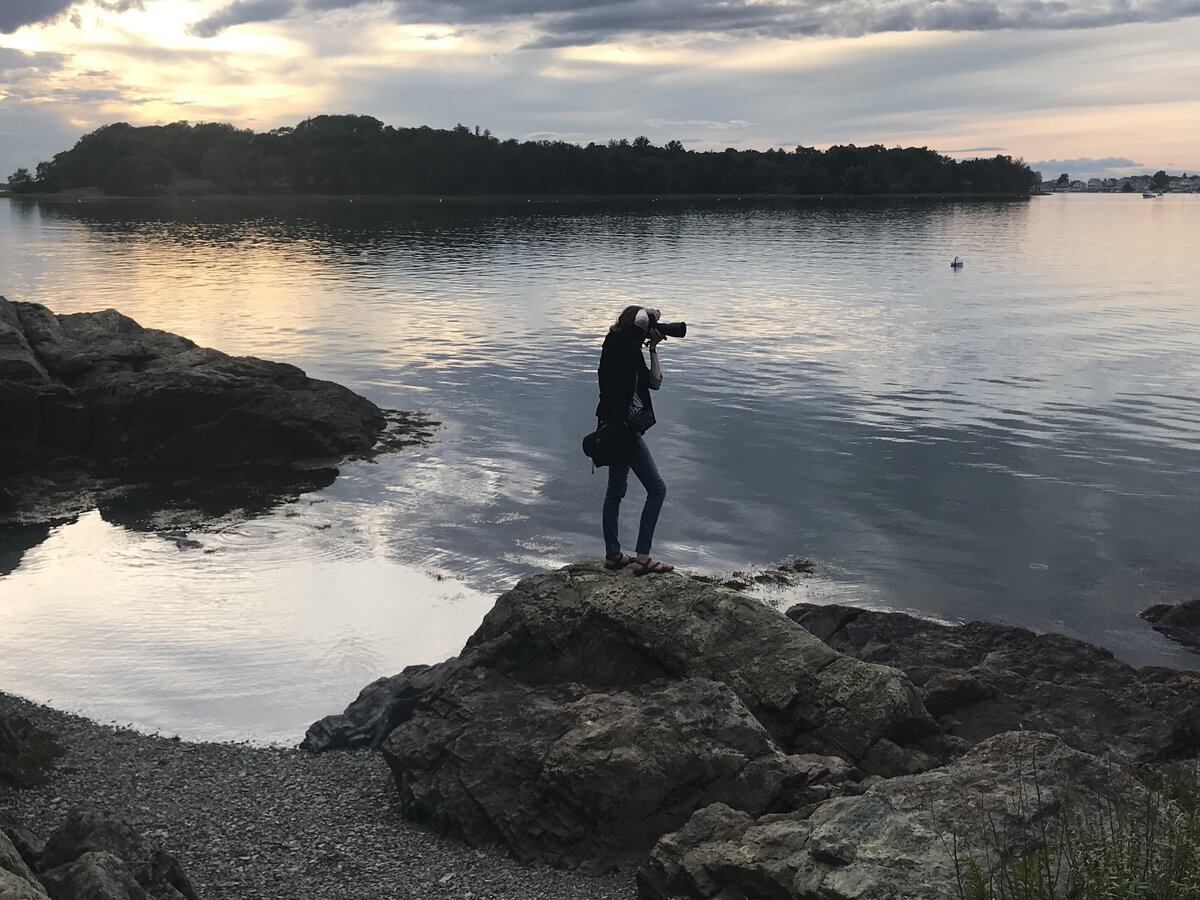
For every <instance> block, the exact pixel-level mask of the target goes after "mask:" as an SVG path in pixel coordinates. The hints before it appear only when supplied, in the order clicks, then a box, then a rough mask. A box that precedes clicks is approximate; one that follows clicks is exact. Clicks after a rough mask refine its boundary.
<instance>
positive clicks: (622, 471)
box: [601, 463, 629, 556]
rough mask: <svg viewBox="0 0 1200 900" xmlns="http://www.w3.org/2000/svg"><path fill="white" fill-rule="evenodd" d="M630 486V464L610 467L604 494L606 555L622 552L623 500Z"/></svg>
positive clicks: (602, 520)
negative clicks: (620, 537) (620, 536)
mask: <svg viewBox="0 0 1200 900" xmlns="http://www.w3.org/2000/svg"><path fill="white" fill-rule="evenodd" d="M628 486H629V464H628V463H619V464H615V465H611V466H609V467H608V490H607V492H605V494H604V515H603V517H602V519H601V522H602V523H603V526H604V555H605V556H616V555H617V554H618V553H620V552H621V541H620V540H619V539H618V538H617V531H618V525H619V523H620V518H621V500H622V499H624V497H625V490H626V488H627V487H628Z"/></svg>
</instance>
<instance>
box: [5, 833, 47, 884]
mask: <svg viewBox="0 0 1200 900" xmlns="http://www.w3.org/2000/svg"><path fill="white" fill-rule="evenodd" d="M45 896H46V889H45V888H44V887H42V885H41V882H39V881H38V880H37V876H36V875H34V874H33V870H32V869H31V868H29V865H28V864H27V863H26V862H25V860H24V859H23V858H22V857H21V854H20V853H19V852H18V850H17V848H16V846H15V845H14V844H13V842H12V841H11V840H10V839H9V837H8V834H7V832H6V831H5V830H4V829H3V828H0V898H3V900H9V898H10V897H11V898H13V900H25V898H27V897H37V898H44V897H45Z"/></svg>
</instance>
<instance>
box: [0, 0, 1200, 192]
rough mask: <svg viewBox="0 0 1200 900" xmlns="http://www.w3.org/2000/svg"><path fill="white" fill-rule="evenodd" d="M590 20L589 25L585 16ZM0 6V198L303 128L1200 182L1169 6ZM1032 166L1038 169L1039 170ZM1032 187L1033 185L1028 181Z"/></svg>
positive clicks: (1172, 5) (979, 2)
mask: <svg viewBox="0 0 1200 900" xmlns="http://www.w3.org/2000/svg"><path fill="white" fill-rule="evenodd" d="M589 3H590V5H589ZM1028 8H1029V7H1028V4H1024V3H1022V2H1020V0H944V2H941V3H938V4H928V3H925V2H921V0H888V2H884V0H862V2H860V3H857V4H853V5H847V6H840V7H835V6H833V5H829V4H825V3H823V2H820V0H781V2H779V3H772V4H762V3H756V2H754V0H740V2H739V0H731V2H715V0H628V2H625V3H622V4H620V5H618V6H613V5H612V4H611V3H606V2H604V0H584V2H583V3H580V2H576V0H539V2H537V3H529V2H528V0H493V2H491V3H489V4H464V3H462V2H460V0H439V2H437V3H434V2H431V0H370V2H367V0H80V2H72V0H22V2H20V3H11V2H10V3H0V179H2V178H4V177H5V176H7V175H8V174H9V173H11V172H12V171H15V169H16V168H18V167H26V168H29V169H31V170H32V169H33V168H34V166H36V164H37V163H38V162H39V161H41V160H45V159H49V158H50V157H51V156H53V154H54V153H56V152H58V151H60V150H65V149H67V148H69V147H70V146H72V145H73V144H74V143H75V141H77V140H78V139H79V137H80V136H82V135H83V134H84V133H86V132H88V131H91V130H93V129H95V128H97V127H99V126H101V125H105V124H109V123H112V122H117V121H126V122H130V123H131V124H135V125H146V124H155V123H159V124H165V123H168V122H174V121H180V120H186V121H190V122H202V121H221V122H230V123H232V124H234V125H236V126H238V127H242V128H251V129H254V130H257V131H264V130H268V129H270V128H274V127H278V126H282V125H295V124H296V123H297V122H299V121H301V120H303V119H304V118H306V117H308V116H312V115H319V114H322V113H357V114H363V115H371V116H375V117H376V118H378V119H380V120H382V121H383V122H385V123H387V124H390V125H396V126H415V125H429V126H431V127H435V128H448V127H451V126H453V125H454V124H456V123H459V122H462V123H464V124H467V125H471V126H474V125H479V126H480V127H484V128H488V129H490V130H491V131H492V132H493V133H494V134H495V135H497V136H498V137H501V138H509V137H514V138H517V139H522V140H523V139H527V138H538V139H546V138H549V139H555V138H561V139H564V140H569V141H575V142H580V143H586V142H588V141H598V142H603V141H606V140H608V139H610V138H621V137H625V138H633V137H636V136H637V135H643V134H644V135H646V136H647V137H649V138H650V140H651V141H652V142H653V143H655V144H660V145H661V144H664V143H666V142H667V141H669V140H680V141H682V142H683V143H684V144H685V145H686V146H688V147H691V148H695V149H710V148H711V149H721V148H724V147H739V148H758V149H766V148H768V147H786V148H790V147H793V146H795V145H797V144H804V145H808V146H817V147H827V146H829V145H831V144H837V143H857V144H871V143H880V144H884V145H886V146H895V145H902V146H908V145H916V146H928V147H930V148H932V149H935V150H938V151H939V152H942V153H947V154H950V155H953V156H959V157H962V156H980V155H983V156H990V155H994V154H996V153H1005V154H1009V155H1011V156H1014V157H1018V158H1022V159H1024V160H1026V161H1027V162H1030V163H1031V164H1033V165H1034V167H1035V168H1039V167H1041V168H1043V169H1045V170H1046V171H1044V173H1043V174H1046V175H1047V176H1048V177H1053V176H1054V175H1056V174H1057V173H1058V172H1060V171H1069V172H1071V174H1072V175H1073V176H1075V177H1088V176H1089V175H1095V174H1135V173H1140V172H1153V171H1156V170H1157V169H1160V168H1161V169H1166V170H1168V171H1171V172H1179V171H1195V170H1200V96H1198V94H1197V91H1196V90H1195V85H1197V84H1200V54H1198V53H1196V51H1195V47H1196V46H1200V15H1197V10H1196V7H1195V6H1194V4H1191V3H1189V2H1188V0H1146V2H1144V3H1140V4H1137V5H1136V9H1134V8H1132V6H1131V5H1130V4H1128V3H1126V2H1123V0H1099V2H1088V3H1086V4H1085V3H1083V2H1081V0H1067V2H1066V3H1065V4H1057V5H1055V6H1054V8H1053V10H1049V9H1048V7H1047V11H1046V12H1044V14H1043V15H1042V16H1032V15H1030V14H1029V13H1028ZM1043 163H1044V164H1045V165H1042V164H1043ZM1050 169H1053V171H1049V170H1050Z"/></svg>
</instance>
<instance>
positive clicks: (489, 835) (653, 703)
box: [383, 668, 851, 871]
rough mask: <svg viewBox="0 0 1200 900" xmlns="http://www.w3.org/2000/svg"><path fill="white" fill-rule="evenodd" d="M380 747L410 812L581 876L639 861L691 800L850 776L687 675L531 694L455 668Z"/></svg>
mask: <svg viewBox="0 0 1200 900" xmlns="http://www.w3.org/2000/svg"><path fill="white" fill-rule="evenodd" d="M383 752H384V758H385V759H386V760H387V762H388V764H389V765H390V766H391V767H392V770H393V771H394V773H395V776H396V781H397V784H398V785H399V787H400V792H401V800H402V804H403V807H404V809H405V811H406V812H407V814H408V815H409V816H410V817H411V818H414V819H416V820H419V821H426V822H429V823H431V824H433V825H434V826H436V827H437V828H438V829H439V830H441V831H442V832H444V833H448V834H452V835H455V836H457V837H461V838H464V839H465V840H467V841H468V842H469V843H471V844H474V845H477V846H478V845H485V844H493V843H498V844H502V845H503V846H505V847H507V848H508V849H509V850H510V851H511V852H512V853H513V855H514V856H515V857H516V858H518V859H520V860H522V861H524V862H546V863H552V864H564V863H565V864H568V865H576V866H581V867H583V868H586V869H589V870H593V871H605V870H608V869H611V868H616V867H630V866H635V865H637V864H638V863H640V862H641V861H642V860H643V859H644V858H645V856H646V854H647V853H648V852H649V851H650V848H651V847H653V846H654V843H655V841H656V840H657V839H658V838H659V836H660V835H662V834H663V833H664V832H667V831H671V830H673V829H675V828H677V827H679V825H681V824H682V823H683V822H685V821H686V820H687V818H688V816H690V815H691V813H692V812H693V811H694V810H696V809H697V808H699V807H701V806H705V805H707V804H709V803H712V802H715V801H720V802H725V803H729V804H732V805H734V806H737V807H738V808H739V809H743V810H747V811H749V812H751V813H753V814H755V815H758V814H761V813H763V812H766V811H768V810H777V809H795V808H797V807H799V806H803V805H805V804H809V803H813V802H815V801H817V800H821V799H824V798H825V797H828V796H829V795H830V793H831V792H835V791H839V790H840V789H841V788H842V786H843V784H844V782H846V781H847V780H848V778H849V776H850V774H851V773H850V770H849V767H848V766H847V765H846V764H845V763H844V762H842V761H841V760H838V759H835V758H832V757H819V756H815V755H804V756H799V755H787V754H784V753H783V752H782V751H781V750H780V749H779V747H778V745H777V744H776V743H775V742H774V741H773V740H772V739H771V737H770V736H769V735H768V734H767V733H766V732H765V731H764V730H763V728H762V726H761V725H759V723H758V722H757V721H755V719H754V717H753V716H751V715H750V713H749V712H748V711H747V710H746V708H745V707H744V706H743V705H742V703H741V702H740V701H739V700H738V698H737V697H736V696H735V695H734V694H733V692H732V691H730V690H729V688H727V687H725V686H724V685H721V684H718V683H716V682H713V681H708V680H703V679H696V678H691V679H684V680H682V681H674V682H664V683H662V684H657V685H647V686H642V687H639V688H636V689H633V690H629V691H609V692H595V691H591V690H589V689H587V688H584V687H582V686H580V685H576V684H572V685H564V686H561V687H559V688H557V689H555V690H552V691H539V690H535V689H533V688H531V687H528V686H526V685H523V684H520V683H519V682H516V681H514V680H512V679H510V678H508V677H507V676H504V675H501V674H499V673H497V672H496V671H495V670H491V669H483V668H480V669H459V670H458V673H457V677H455V678H454V679H452V680H451V681H450V683H448V684H446V685H444V686H443V689H442V690H441V691H440V692H439V694H438V695H437V697H436V710H434V709H430V708H423V709H421V710H420V711H418V712H417V713H416V714H415V715H414V716H413V717H412V718H410V719H408V720H407V721H406V722H404V723H402V724H401V725H400V726H398V727H397V728H396V729H395V730H393V731H392V732H391V734H390V736H389V737H388V739H387V740H386V741H385V742H384V745H383Z"/></svg>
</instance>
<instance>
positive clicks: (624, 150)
mask: <svg viewBox="0 0 1200 900" xmlns="http://www.w3.org/2000/svg"><path fill="white" fill-rule="evenodd" d="M1038 180H1039V179H1038V176H1037V174H1036V173H1034V172H1031V171H1030V169H1029V167H1028V166H1026V165H1025V164H1023V163H1022V162H1021V161H1019V160H1014V159H1012V158H1011V157H1008V156H995V157H992V158H990V159H973V160H962V161H956V160H953V159H950V158H949V157H946V156H942V155H941V154H938V153H936V152H934V151H932V150H929V149H926V148H924V147H907V148H900V147H896V148H893V149H886V148H884V147H882V146H879V145H878V144H876V145H872V146H869V147H856V146H854V145H853V144H850V145H846V146H835V147H830V148H829V149H828V150H824V151H821V150H815V149H813V148H811V147H796V148H795V149H793V150H788V151H785V150H782V149H780V150H766V151H759V150H736V149H732V148H731V149H728V150H724V151H694V150H686V149H685V148H684V147H683V145H682V144H681V143H680V142H679V141H669V142H668V143H667V144H666V146H664V147H656V146H654V145H652V144H651V143H650V141H649V140H648V139H647V138H645V137H639V138H636V139H634V140H633V141H629V140H613V141H609V142H608V143H607V144H588V145H587V146H586V147H583V146H579V145H577V144H571V143H567V142H564V141H525V142H519V141H516V140H507V141H501V140H499V139H497V138H495V137H493V136H492V134H491V133H490V132H489V131H486V130H483V131H481V130H480V129H479V128H475V129H474V130H471V129H470V128H467V127H466V126H464V125H458V126H456V127H455V128H453V129H450V130H439V129H433V128H428V127H421V128H393V127H391V126H389V125H384V124H383V123H382V122H380V121H379V120H378V119H374V118H372V117H370V116H349V115H346V116H316V117H314V118H311V119H305V120H304V121H303V122H301V123H300V124H299V125H297V126H295V127H294V128H277V129H275V130H274V131H269V132H266V133H265V134H258V133H255V132H253V131H249V130H243V129H238V128H235V127H233V126H232V125H227V124H219V123H201V124H197V125H191V124H189V123H187V122H175V123H173V124H171V125H152V126H143V127H135V126H132V125H129V124H126V123H124V122H118V123H116V124H113V125H105V126H104V127H102V128H98V129H96V130H95V131H93V132H91V133H90V134H86V135H84V136H83V137H82V138H80V140H79V142H78V143H77V144H76V145H75V146H74V147H72V148H71V149H70V150H66V151H64V152H62V153H59V154H57V155H55V157H54V159H52V160H50V161H49V162H42V163H38V166H37V172H36V174H31V173H30V172H29V171H28V170H26V169H19V170H18V171H17V172H15V173H13V174H12V175H10V176H9V178H8V188H9V190H10V191H12V192H14V193H35V192H51V193H53V192H59V191H68V190H72V189H79V188H98V189H99V190H101V191H103V192H104V193H106V194H110V195H117V196H157V195H161V194H167V193H195V194H203V193H228V194H246V193H252V194H270V193H275V194H409V195H456V194H460V195H461V194H465V195H528V194H534V195H560V196H562V195H604V196H612V195H620V194H632V195H638V194H910V193H982V194H1027V193H1029V192H1030V191H1032V190H1033V189H1034V188H1035V187H1036V186H1037V184H1038Z"/></svg>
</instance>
